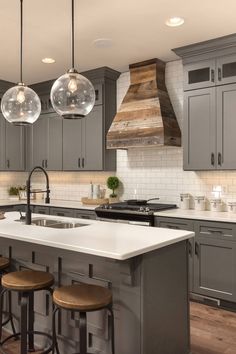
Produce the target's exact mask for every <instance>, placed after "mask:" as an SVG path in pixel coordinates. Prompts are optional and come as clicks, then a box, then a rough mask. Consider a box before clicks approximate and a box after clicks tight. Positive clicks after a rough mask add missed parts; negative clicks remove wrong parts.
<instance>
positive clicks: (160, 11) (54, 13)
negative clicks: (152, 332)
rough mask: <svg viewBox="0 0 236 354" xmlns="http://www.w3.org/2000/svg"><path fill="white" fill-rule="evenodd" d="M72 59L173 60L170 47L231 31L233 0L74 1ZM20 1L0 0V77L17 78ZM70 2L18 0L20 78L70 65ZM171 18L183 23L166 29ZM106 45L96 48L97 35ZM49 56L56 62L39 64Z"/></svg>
mask: <svg viewBox="0 0 236 354" xmlns="http://www.w3.org/2000/svg"><path fill="white" fill-rule="evenodd" d="M75 3H76V62H77V68H78V69H79V71H83V70H88V69H92V68H96V67H100V66H104V65H107V66H110V67H112V68H114V69H117V70H120V71H125V70H127V68H128V64H130V63H134V62H136V61H141V60H145V59H150V58H153V57H158V58H160V59H163V60H166V61H169V60H174V59H176V56H175V55H174V54H173V53H172V52H171V48H175V47H178V46H182V45H187V44H190V43H195V42H199V41H203V40H207V39H211V38H216V37H220V36H223V35H227V34H231V33H234V32H236V20H235V13H236V2H235V0H226V1H219V0H205V1H202V0H201V1H196V0H116V1H114V0H76V1H75ZM19 4H20V0H0V78H1V79H4V80H7V81H18V80H19V76H18V70H19V64H18V51H19V42H18V40H19V30H18V29H19ZM70 4H71V1H70V0H24V8H25V44H24V50H25V51H24V81H25V83H27V84H28V83H34V82H39V81H44V80H48V79H53V78H55V77H57V76H59V75H61V74H62V73H63V72H64V71H65V70H66V69H68V68H69V67H70ZM171 16H181V17H184V18H185V24H184V25H183V26H182V27H178V28H169V27H167V26H166V25H165V20H166V19H167V18H169V17H171ZM104 37H105V38H110V39H112V41H113V45H112V47H110V48H103V49H102V48H96V47H94V45H93V41H94V40H95V39H97V38H104ZM43 57H53V58H55V59H56V64H53V65H45V64H43V63H41V59H42V58H43Z"/></svg>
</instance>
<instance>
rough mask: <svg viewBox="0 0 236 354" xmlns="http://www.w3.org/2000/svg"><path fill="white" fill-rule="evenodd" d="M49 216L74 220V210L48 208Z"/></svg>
mask: <svg viewBox="0 0 236 354" xmlns="http://www.w3.org/2000/svg"><path fill="white" fill-rule="evenodd" d="M50 215H57V216H65V217H68V218H74V217H75V211H74V209H69V208H54V207H51V208H50Z"/></svg>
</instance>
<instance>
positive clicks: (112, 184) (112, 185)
mask: <svg viewBox="0 0 236 354" xmlns="http://www.w3.org/2000/svg"><path fill="white" fill-rule="evenodd" d="M119 184H120V181H119V178H118V177H115V176H110V177H108V179H107V187H108V188H109V189H111V190H112V193H111V194H110V196H109V202H110V203H116V202H117V201H118V200H119V199H118V197H117V194H116V193H115V190H116V189H118V187H119Z"/></svg>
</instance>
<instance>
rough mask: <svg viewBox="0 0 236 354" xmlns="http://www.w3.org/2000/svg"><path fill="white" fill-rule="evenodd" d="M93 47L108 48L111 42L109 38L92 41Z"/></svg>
mask: <svg viewBox="0 0 236 354" xmlns="http://www.w3.org/2000/svg"><path fill="white" fill-rule="evenodd" d="M93 45H94V46H95V47H97V48H110V47H111V46H112V40H111V39H110V38H98V39H95V40H94V41H93Z"/></svg>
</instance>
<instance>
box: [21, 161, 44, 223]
mask: <svg viewBox="0 0 236 354" xmlns="http://www.w3.org/2000/svg"><path fill="white" fill-rule="evenodd" d="M36 170H40V171H42V172H43V173H44V175H45V177H46V190H45V191H40V192H38V193H42V192H46V198H45V203H46V204H49V203H50V197H49V195H50V189H49V178H48V174H47V172H46V171H45V169H44V168H42V167H41V166H36V167H34V168H33V170H32V171H31V172H30V174H29V177H28V179H27V181H26V194H27V206H26V214H25V223H26V225H31V214H32V211H31V205H30V194H31V193H32V192H31V177H32V174H33V173H34V172H35V171H36ZM34 193H37V192H34Z"/></svg>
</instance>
